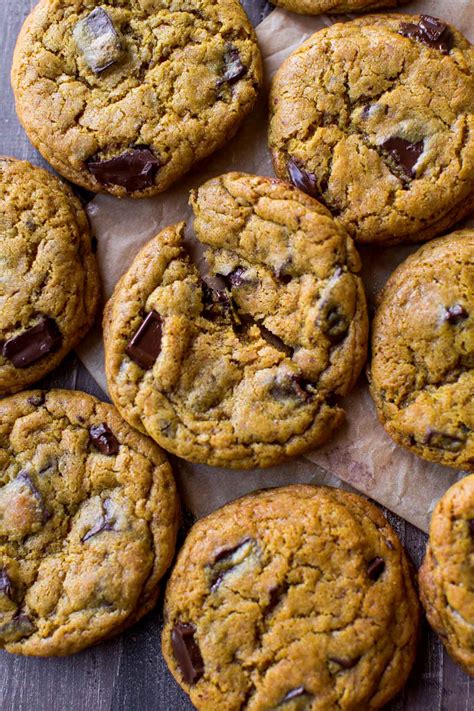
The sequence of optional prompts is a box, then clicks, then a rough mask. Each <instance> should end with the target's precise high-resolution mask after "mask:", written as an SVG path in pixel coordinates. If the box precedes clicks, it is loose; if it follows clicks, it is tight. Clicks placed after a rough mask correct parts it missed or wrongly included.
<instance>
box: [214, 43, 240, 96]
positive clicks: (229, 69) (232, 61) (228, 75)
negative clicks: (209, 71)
mask: <svg viewBox="0 0 474 711" xmlns="http://www.w3.org/2000/svg"><path fill="white" fill-rule="evenodd" d="M246 73H247V67H246V66H245V65H244V64H243V63H242V60H241V58H240V54H239V50H238V49H237V47H234V45H228V46H227V47H226V49H225V52H224V74H223V75H222V79H219V81H218V82H217V86H218V87H219V86H222V84H226V83H227V84H235V82H236V81H238V80H239V79H241V78H242V77H243V76H244V75H245V74H246Z"/></svg>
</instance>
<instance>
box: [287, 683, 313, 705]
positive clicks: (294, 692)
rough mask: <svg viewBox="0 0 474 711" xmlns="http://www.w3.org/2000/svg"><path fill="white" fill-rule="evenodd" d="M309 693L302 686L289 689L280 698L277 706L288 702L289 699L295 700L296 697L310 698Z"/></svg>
mask: <svg viewBox="0 0 474 711" xmlns="http://www.w3.org/2000/svg"><path fill="white" fill-rule="evenodd" d="M310 696H311V694H309V693H308V692H307V691H306V689H305V688H304V686H298V687H297V688H296V689H291V691H289V692H288V693H287V694H285V696H284V697H283V698H282V700H281V701H280V703H279V706H281V705H283V704H288V703H290V701H295V700H296V699H302V698H308V699H309V698H310Z"/></svg>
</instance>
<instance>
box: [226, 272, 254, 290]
mask: <svg viewBox="0 0 474 711" xmlns="http://www.w3.org/2000/svg"><path fill="white" fill-rule="evenodd" d="M246 271H247V270H246V269H245V267H237V268H236V269H234V270H233V271H232V272H230V274H227V275H226V276H225V277H224V279H225V280H226V281H227V282H228V283H229V284H230V286H231V288H232V287H234V288H236V287H239V286H242V284H248V283H249V282H248V280H247V279H245V273H246Z"/></svg>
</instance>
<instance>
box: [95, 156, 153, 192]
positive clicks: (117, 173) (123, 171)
mask: <svg viewBox="0 0 474 711" xmlns="http://www.w3.org/2000/svg"><path fill="white" fill-rule="evenodd" d="M86 165H87V168H88V170H89V171H90V172H91V173H92V175H93V176H94V177H95V178H97V180H98V181H99V183H102V184H103V185H120V186H121V187H123V188H125V190H127V191H128V192H130V193H133V192H136V191H138V190H146V188H150V187H151V186H152V185H154V184H155V176H156V174H157V172H158V169H159V167H160V165H161V163H160V161H159V160H158V158H157V157H156V156H155V155H154V154H153V153H152V152H151V150H150V149H149V148H147V147H146V146H142V147H137V148H132V149H130V150H129V151H127V152H126V153H122V155H119V156H115V157H114V158H108V159H105V160H101V159H100V158H97V157H96V156H93V157H92V158H89V159H88V160H87V161H86Z"/></svg>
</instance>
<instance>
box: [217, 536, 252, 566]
mask: <svg viewBox="0 0 474 711" xmlns="http://www.w3.org/2000/svg"><path fill="white" fill-rule="evenodd" d="M252 540H253V539H252V538H251V537H250V536H246V537H245V538H243V539H242V540H241V541H240V543H237V545H236V546H232V547H231V548H226V547H223V548H219V549H218V550H217V551H216V553H215V555H214V564H215V563H219V561H221V560H224V559H226V558H231V557H232V556H233V554H234V553H235V552H236V551H238V550H240V548H242V546H244V545H245V544H246V543H249V542H250V541H252Z"/></svg>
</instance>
